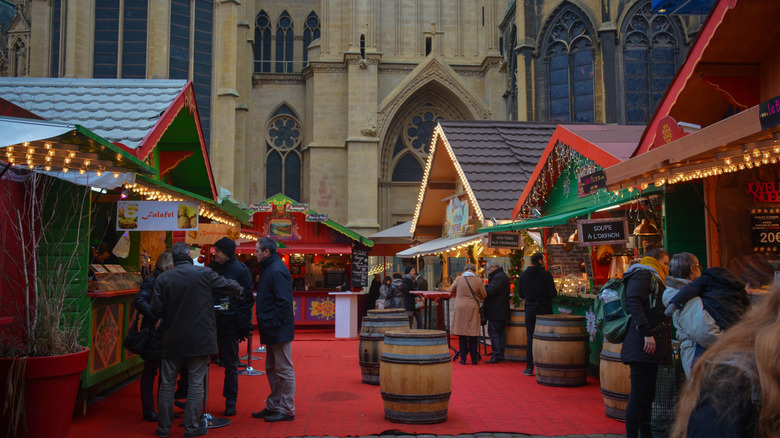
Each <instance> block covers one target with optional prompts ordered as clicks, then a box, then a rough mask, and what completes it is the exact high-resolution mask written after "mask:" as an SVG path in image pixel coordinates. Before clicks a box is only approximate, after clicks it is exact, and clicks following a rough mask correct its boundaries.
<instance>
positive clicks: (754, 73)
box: [696, 63, 761, 78]
mask: <svg viewBox="0 0 780 438" xmlns="http://www.w3.org/2000/svg"><path fill="white" fill-rule="evenodd" d="M696 72H697V73H699V74H700V75H702V76H732V77H756V78H757V77H760V75H761V66H760V65H759V64H709V63H699V64H698V65H697V66H696Z"/></svg>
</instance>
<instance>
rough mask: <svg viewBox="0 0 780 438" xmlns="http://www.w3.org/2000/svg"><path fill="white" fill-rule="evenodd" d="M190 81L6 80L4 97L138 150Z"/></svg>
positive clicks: (0, 84) (0, 88)
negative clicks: (164, 112)
mask: <svg viewBox="0 0 780 438" xmlns="http://www.w3.org/2000/svg"><path fill="white" fill-rule="evenodd" d="M186 84H187V81H184V80H167V79H154V80H148V79H77V78H3V80H2V81H0V97H2V98H3V99H5V100H7V101H9V102H11V103H13V104H15V105H18V106H20V107H22V108H24V109H26V110H28V111H30V112H32V113H34V114H37V115H38V116H40V117H43V118H44V119H46V120H51V121H54V122H62V123H78V124H80V125H82V126H84V127H86V128H87V129H89V130H90V131H92V132H95V133H96V134H98V135H100V136H101V137H103V138H106V139H108V140H111V141H112V142H114V143H122V144H123V145H125V146H127V147H128V148H131V149H137V148H138V147H140V146H141V140H143V138H144V137H145V136H146V135H147V133H148V132H149V131H151V129H152V127H153V126H154V125H155V124H156V123H157V120H158V119H159V118H160V117H161V116H162V113H163V111H165V110H166V109H167V108H168V107H169V106H170V105H171V103H172V102H173V100H174V99H175V98H176V96H178V95H179V93H180V92H181V90H182V88H184V86H185V85H186Z"/></svg>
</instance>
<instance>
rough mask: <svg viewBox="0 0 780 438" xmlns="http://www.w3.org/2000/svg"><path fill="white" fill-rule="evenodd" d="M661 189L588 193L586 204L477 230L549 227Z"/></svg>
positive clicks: (491, 231) (482, 231)
mask: <svg viewBox="0 0 780 438" xmlns="http://www.w3.org/2000/svg"><path fill="white" fill-rule="evenodd" d="M662 191H663V189H661V188H656V187H655V186H651V187H649V188H648V189H645V190H644V191H642V192H641V193H640V192H639V191H638V190H637V191H634V192H629V191H628V189H623V190H621V191H619V192H618V195H617V196H602V197H598V196H596V195H589V196H587V197H584V198H581V199H583V200H590V202H588V203H587V205H585V206H582V203H578V205H576V206H575V207H574V208H572V209H569V210H564V211H560V212H557V213H554V214H551V215H548V216H543V217H540V218H535V219H527V220H524V221H517V222H510V223H508V224H501V225H495V226H492V227H484V228H480V229H479V230H477V232H479V233H496V232H503V231H518V230H526V229H528V228H540V227H550V226H553V225H561V224H564V223H566V221H568V220H569V219H571V218H573V217H578V216H583V215H586V214H588V213H593V212H594V211H596V210H601V209H602V208H607V207H612V206H613V205H619V204H622V203H624V202H629V201H633V200H634V199H637V198H640V197H642V196H647V195H649V194H654V193H661V192H662Z"/></svg>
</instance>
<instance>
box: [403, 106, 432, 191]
mask: <svg viewBox="0 0 780 438" xmlns="http://www.w3.org/2000/svg"><path fill="white" fill-rule="evenodd" d="M426 106H428V107H431V106H432V105H430V104H429V105H426ZM442 118H443V117H442V116H441V115H439V114H438V112H436V110H434V109H432V108H429V109H425V110H423V111H421V112H420V113H418V114H415V115H413V116H411V117H410V118H409V121H408V122H407V123H406V125H405V127H404V130H403V132H401V134H400V135H399V136H398V139H397V140H396V143H395V147H394V149H393V172H392V178H391V179H392V181H395V182H419V181H422V177H423V163H424V162H425V160H426V159H427V157H428V154H429V153H430V151H431V147H430V143H431V138H432V137H433V129H434V128H435V127H436V124H437V123H438V122H439V120H441V119H442Z"/></svg>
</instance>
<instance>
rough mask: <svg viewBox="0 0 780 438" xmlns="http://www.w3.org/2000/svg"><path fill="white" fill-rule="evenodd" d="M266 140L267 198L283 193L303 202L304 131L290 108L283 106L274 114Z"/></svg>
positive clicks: (266, 131) (267, 129) (268, 127)
mask: <svg viewBox="0 0 780 438" xmlns="http://www.w3.org/2000/svg"><path fill="white" fill-rule="evenodd" d="M265 138H266V154H265V169H266V175H265V195H266V196H265V197H266V198H270V197H271V196H273V195H275V194H277V193H282V194H284V195H286V196H288V197H290V198H292V199H295V200H296V201H300V200H301V167H302V162H303V160H302V156H301V142H302V140H303V130H302V129H301V124H300V122H299V121H298V118H297V117H296V115H295V113H294V112H293V111H292V110H291V109H290V108H289V107H287V106H286V105H285V106H282V107H281V108H279V109H278V110H277V111H276V112H275V113H274V115H273V117H271V120H270V121H269V122H268V125H267V127H266V130H265Z"/></svg>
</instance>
